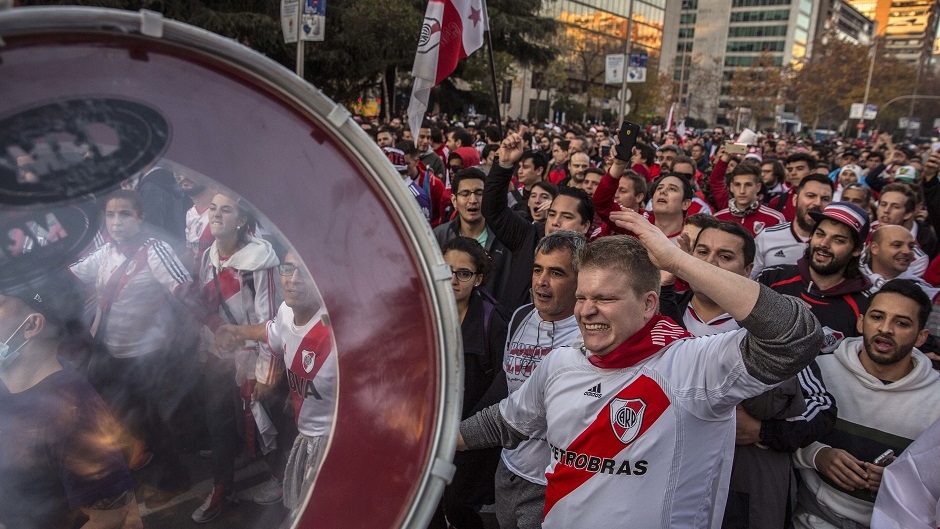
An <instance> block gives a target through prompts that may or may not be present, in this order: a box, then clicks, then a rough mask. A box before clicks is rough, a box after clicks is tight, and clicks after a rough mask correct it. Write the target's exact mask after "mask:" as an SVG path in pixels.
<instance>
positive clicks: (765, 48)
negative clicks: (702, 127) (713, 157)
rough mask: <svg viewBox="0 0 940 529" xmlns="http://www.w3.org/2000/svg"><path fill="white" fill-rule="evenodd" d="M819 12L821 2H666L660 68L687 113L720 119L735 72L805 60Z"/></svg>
mask: <svg viewBox="0 0 940 529" xmlns="http://www.w3.org/2000/svg"><path fill="white" fill-rule="evenodd" d="M819 10H820V0H731V1H730V2H729V1H727V0H682V1H681V2H678V1H677V2H675V3H674V4H673V3H670V12H668V13H667V16H666V24H665V27H666V31H665V33H664V35H665V36H664V38H663V59H662V64H663V66H664V71H667V72H668V73H670V74H671V75H672V78H673V80H674V81H675V82H676V83H677V84H678V91H679V103H680V105H682V106H683V107H684V112H685V114H686V115H689V116H692V117H696V118H700V119H704V120H705V121H707V122H709V123H715V122H717V121H722V120H723V119H725V118H726V114H727V112H728V110H729V109H730V104H729V103H728V93H729V89H730V80H731V76H732V74H733V72H734V71H735V69H737V68H742V67H748V66H752V65H754V64H755V63H758V61H760V62H761V63H769V64H771V65H773V66H782V65H785V64H792V63H797V62H799V61H800V60H801V59H803V58H804V57H807V56H808V55H809V54H810V53H811V51H812V39H813V35H814V34H815V32H816V19H817V16H818V13H819ZM667 64H668V65H669V69H668V70H666V69H665V68H666V65H667Z"/></svg>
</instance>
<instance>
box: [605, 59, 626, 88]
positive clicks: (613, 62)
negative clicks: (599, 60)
mask: <svg viewBox="0 0 940 529" xmlns="http://www.w3.org/2000/svg"><path fill="white" fill-rule="evenodd" d="M606 72H607V73H606V75H605V76H604V83H605V84H620V83H622V82H623V54H622V53H612V54H610V55H608V56H607V69H606Z"/></svg>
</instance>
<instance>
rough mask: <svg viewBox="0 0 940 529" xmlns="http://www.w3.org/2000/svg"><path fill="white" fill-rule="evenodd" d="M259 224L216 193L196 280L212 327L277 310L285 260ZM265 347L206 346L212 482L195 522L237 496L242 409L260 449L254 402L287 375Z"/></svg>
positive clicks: (269, 496) (274, 495) (264, 495)
mask: <svg viewBox="0 0 940 529" xmlns="http://www.w3.org/2000/svg"><path fill="white" fill-rule="evenodd" d="M257 226H258V222H257V220H256V219H255V216H254V214H253V213H252V212H251V211H250V210H249V209H248V208H247V207H245V205H244V204H243V203H242V201H241V199H239V198H237V197H235V196H232V195H230V194H226V193H218V194H216V195H215V197H213V199H212V202H211V203H210V204H209V230H210V231H211V232H212V236H213V237H215V241H214V242H213V243H212V245H211V246H210V247H209V249H208V250H207V251H206V252H205V254H203V257H202V264H201V266H200V267H199V279H198V281H199V286H200V289H201V295H202V299H203V300H204V304H205V305H206V307H207V308H208V309H209V315H208V317H207V322H206V323H207V326H208V327H209V329H210V330H212V331H215V329H217V328H218V327H219V326H220V325H222V324H223V323H225V324H231V325H253V324H258V323H264V322H266V321H268V320H270V319H271V318H273V317H274V315H275V314H276V312H277V307H278V305H279V304H280V299H279V296H278V292H277V281H276V267H277V265H278V264H279V260H278V258H277V255H276V254H275V252H274V248H273V247H272V246H271V244H270V243H269V242H268V241H266V240H264V239H262V238H260V237H257V236H256V235H255V230H256V228H257ZM259 347H260V345H259V344H258V343H257V342H246V343H245V344H244V346H242V347H240V348H238V349H236V350H235V351H233V352H221V351H219V350H218V349H217V348H215V347H214V345H212V346H209V347H208V348H209V349H210V351H209V352H210V353H211V354H208V355H206V365H205V369H204V374H205V378H206V383H205V388H206V398H205V403H206V415H207V423H208V428H209V444H210V447H211V449H212V460H213V481H214V487H213V490H212V492H211V493H210V494H209V496H208V497H207V498H206V500H205V502H204V503H203V504H202V505H201V506H200V507H199V508H198V509H196V511H195V512H194V513H193V516H192V518H193V520H194V521H196V522H199V523H203V522H208V521H210V520H212V519H214V518H215V517H217V516H218V515H219V514H220V513H221V512H222V509H223V508H224V507H225V506H226V505H227V503H228V502H229V500H230V499H231V497H232V494H233V485H234V479H235V460H236V458H237V457H238V455H239V452H240V451H241V450H240V442H241V438H242V435H240V434H239V427H238V425H239V422H240V417H244V419H245V426H244V430H245V435H244V437H245V439H246V443H247V445H248V450H249V453H251V452H252V451H253V450H254V449H255V444H254V442H253V441H252V437H255V426H254V420H253V419H254V416H253V414H252V411H251V408H252V404H253V402H259V401H263V400H265V399H266V398H267V397H268V396H269V395H270V387H269V386H270V384H272V383H274V382H277V381H278V380H279V379H280V378H282V377H278V376H277V369H278V364H277V363H276V362H270V361H267V362H265V361H259ZM259 436H260V437H261V439H260V441H261V442H260V445H261V447H262V451H264V449H265V446H266V445H267V444H268V442H269V440H267V439H265V435H264V432H260V433H259ZM252 499H253V500H254V501H256V502H257V503H275V502H277V501H280V499H281V490H280V483H279V482H278V481H275V480H271V481H270V482H268V483H267V484H266V485H265V487H263V488H262V490H261V491H260V492H259V495H258V497H255V498H252Z"/></svg>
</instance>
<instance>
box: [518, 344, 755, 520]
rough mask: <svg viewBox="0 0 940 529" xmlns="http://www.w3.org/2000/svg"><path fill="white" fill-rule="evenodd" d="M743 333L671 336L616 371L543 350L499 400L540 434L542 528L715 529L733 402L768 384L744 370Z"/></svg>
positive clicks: (563, 351)
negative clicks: (543, 442) (544, 460)
mask: <svg viewBox="0 0 940 529" xmlns="http://www.w3.org/2000/svg"><path fill="white" fill-rule="evenodd" d="M745 336H746V331H744V330H738V331H733V332H727V333H723V334H716V335H712V336H705V337H700V338H688V339H683V340H679V341H677V342H674V343H673V344H672V345H671V346H669V347H666V348H664V349H663V350H662V351H660V352H659V353H656V354H655V355H653V356H651V357H649V358H648V359H646V360H644V361H642V362H641V363H639V364H637V365H635V366H633V367H630V368H623V369H601V368H598V367H595V366H594V365H593V364H591V362H590V361H589V360H588V359H587V358H586V357H585V355H584V354H583V353H582V352H581V349H580V348H579V347H577V345H578V344H576V347H562V348H559V349H556V350H554V351H552V353H551V354H550V355H548V356H546V357H545V358H544V359H543V360H542V365H541V366H539V368H538V369H536V370H535V371H534V372H533V374H532V376H531V377H530V378H529V380H528V381H527V382H526V383H525V384H523V385H522V387H521V388H520V389H519V390H518V391H516V392H515V393H513V394H511V395H510V396H509V397H508V399H505V400H503V402H502V403H501V404H500V407H499V410H500V414H501V415H502V417H503V418H504V419H505V420H506V421H507V423H508V424H509V425H510V426H511V427H512V428H515V429H516V430H517V431H519V432H521V433H524V434H526V435H529V434H531V433H532V432H538V431H547V435H546V437H547V441H548V443H549V446H550V447H551V462H550V464H549V466H548V468H547V471H546V477H547V480H548V486H547V488H546V493H545V519H544V521H543V523H542V526H543V527H544V528H546V529H555V528H565V529H569V528H598V527H611V526H628V525H629V526H630V527H684V528H693V529H703V528H718V527H720V526H721V522H722V517H723V512H724V505H725V502H726V500H727V491H728V486H729V479H730V476H731V463H732V461H733V454H734V437H735V429H734V421H735V414H734V408H735V405H736V404H737V403H739V402H741V401H742V400H743V399H745V398H748V397H753V396H755V395H759V394H761V393H763V392H765V391H767V390H769V389H770V388H771V387H772V386H770V385H767V384H764V383H762V382H760V381H759V380H757V379H756V378H754V377H752V376H751V375H749V374H748V373H747V370H746V369H745V366H744V362H743V360H742V358H741V350H740V345H741V342H742V340H743V339H744V337H745ZM705 388H710V389H708V390H705ZM546 427H547V430H546Z"/></svg>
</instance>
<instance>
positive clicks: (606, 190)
mask: <svg viewBox="0 0 940 529" xmlns="http://www.w3.org/2000/svg"><path fill="white" fill-rule="evenodd" d="M616 149H617V146H616V145H612V146H611V147H610V155H611V156H612V157H613V158H614V163H613V164H612V165H611V166H610V171H608V172H607V174H605V175H604V177H603V178H601V182H600V184H598V185H597V189H595V190H594V196H593V197H592V198H591V199H592V200H593V201H594V211H596V212H597V214H598V215H599V216H600V217H601V220H603V221H604V222H605V223H606V224H607V225H608V226H610V227H611V228H616V226H613V225H611V222H610V213H611V212H613V211H620V206H619V205H618V204H617V203H616V202H614V196H615V195H616V194H617V187H618V186H619V185H620V177H621V176H623V173H624V171H626V170H627V162H624V161H623V160H621V159H620V158H617V154H616V153H617V150H616ZM618 231H622V230H618Z"/></svg>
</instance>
